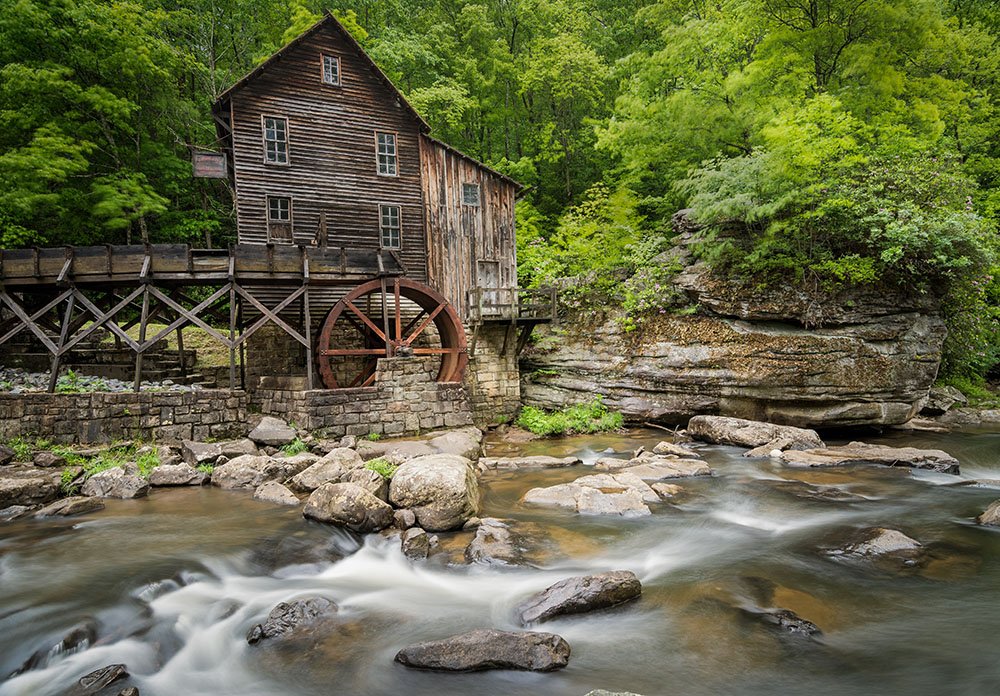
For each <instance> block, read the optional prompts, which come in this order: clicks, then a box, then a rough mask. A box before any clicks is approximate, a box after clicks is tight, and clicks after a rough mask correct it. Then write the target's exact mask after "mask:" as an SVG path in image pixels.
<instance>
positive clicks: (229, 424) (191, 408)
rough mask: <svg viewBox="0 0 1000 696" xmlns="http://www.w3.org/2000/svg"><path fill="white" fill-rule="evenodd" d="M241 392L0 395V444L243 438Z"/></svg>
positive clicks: (243, 396) (244, 410) (244, 399)
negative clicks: (11, 441) (13, 440)
mask: <svg viewBox="0 0 1000 696" xmlns="http://www.w3.org/2000/svg"><path fill="white" fill-rule="evenodd" d="M247 402H248V400H247V395H246V392H243V391H230V390H228V389H205V390H200V391H191V392H140V393H138V394H136V393H134V392H123V393H103V392H102V393H88V394H0V440H8V439H10V438H13V437H33V436H39V437H44V438H45V439H47V440H51V441H52V442H57V443H63V444H72V443H106V442H112V441H114V440H125V439H141V440H145V441H154V442H163V443H170V442H179V441H180V440H182V439H190V440H206V439H209V438H226V437H234V436H242V435H245V434H246V430H247V426H246V417H247Z"/></svg>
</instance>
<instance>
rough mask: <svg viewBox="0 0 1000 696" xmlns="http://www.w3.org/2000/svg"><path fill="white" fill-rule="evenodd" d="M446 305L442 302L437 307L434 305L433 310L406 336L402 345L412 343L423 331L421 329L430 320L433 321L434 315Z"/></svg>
mask: <svg viewBox="0 0 1000 696" xmlns="http://www.w3.org/2000/svg"><path fill="white" fill-rule="evenodd" d="M446 306H447V303H445V302H442V303H441V304H439V305H438V306H437V307H435V308H434V311H433V312H431V313H430V316H428V317H427V318H426V319H424V321H423V323H421V324H420V326H418V327H417V329H416V331H414V332H413V333H412V334H410V337H409V338H407V339H406V340H405V341H403V345H404V346H409V345H410V344H412V343H413V341H414V340H415V339H416V338H417V336H419V335H420V334H421V333H423V330H424V329H426V328H427V326H428V325H429V324H430V323H431V322H432V321H434V319H435V317H437V315H438V314H440V313H441V311H442V310H443V309H444V308H445V307H446Z"/></svg>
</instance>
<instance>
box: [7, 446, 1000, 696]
mask: <svg viewBox="0 0 1000 696" xmlns="http://www.w3.org/2000/svg"><path fill="white" fill-rule="evenodd" d="M664 435H665V433H662V432H658V431H653V430H634V431H630V432H629V433H627V434H616V435H602V436H587V437H573V438H565V439H561V440H549V441H536V442H531V443H527V444H525V445H522V446H519V451H521V452H523V453H524V454H554V455H558V456H564V455H569V454H572V455H576V456H579V457H581V458H582V459H583V460H584V465H583V466H576V467H571V468H566V469H553V470H544V471H519V472H496V473H489V474H484V475H483V477H482V478H481V492H482V496H483V498H482V508H483V509H482V512H481V514H482V516H484V517H485V516H494V517H500V518H504V519H509V520H514V521H516V522H517V523H518V524H519V526H520V528H521V529H524V530H530V531H529V532H528V537H529V538H530V539H531V541H532V542H533V543H532V544H531V550H530V552H529V554H528V557H529V560H530V562H531V563H532V567H519V568H497V567H489V566H468V565H464V564H458V563H454V562H452V561H454V560H456V559H457V558H459V557H460V556H461V550H462V549H463V548H464V545H465V544H467V543H468V541H469V540H470V539H471V536H472V535H471V533H458V534H442V535H439V536H440V537H441V548H442V553H440V554H438V555H436V556H432V557H431V558H430V559H429V560H427V561H423V562H417V563H412V562H410V561H408V560H407V559H406V558H405V557H404V556H403V555H402V553H401V552H400V550H399V542H398V540H387V539H385V538H384V537H381V536H379V535H372V536H369V537H366V538H363V539H362V538H360V537H357V536H354V535H351V534H348V533H346V532H343V531H341V530H338V529H335V528H332V527H328V526H324V525H321V524H318V523H312V522H307V521H305V520H303V519H302V517H301V513H300V510H299V509H295V508H291V509H290V508H284V507H279V506H275V505H270V504H266V503H262V502H258V501H255V500H252V499H251V496H250V493H249V492H233V491H222V490H218V489H213V488H210V487H206V488H200V489H177V490H167V489H156V490H155V491H154V492H153V494H152V495H151V496H150V497H149V498H147V499H140V500H134V501H115V500H109V501H107V503H106V504H107V508H106V509H105V510H103V511H101V512H99V513H96V514H92V515H85V516H82V517H75V518H69V519H61V520H49V521H17V522H12V523H8V524H4V525H2V526H0V696H14V695H30V696H47V695H49V694H61V693H63V692H64V691H66V690H67V689H68V688H69V687H70V686H71V685H72V684H73V682H75V681H76V680H77V679H78V678H79V677H81V676H82V675H84V674H86V673H88V672H90V671H92V670H95V669H97V668H100V667H103V666H105V665H108V664H111V663H125V664H126V665H127V666H128V669H129V672H130V673H131V674H132V681H131V683H133V684H134V685H136V686H137V687H138V688H139V690H140V693H141V694H142V695H143V696H179V695H181V694H183V695H185V696H190V695H195V694H204V695H206V696H216V695H217V696H222V695H230V694H231V695H234V696H235V695H241V696H249V695H256V694H260V695H264V694H274V695H279V694H280V695H286V694H287V695H300V694H301V695H307V694H309V695H312V694H324V695H329V694H337V695H340V694H343V695H350V694H359V695H360V694H364V695H371V696H375V695H381V694H386V695H389V694H391V695H394V696H396V695H400V694H412V695H417V696H422V695H433V696H441V695H442V694H476V696H493V695H497V696H499V695H501V694H503V695H507V694H547V695H555V696H562V695H567V696H568V695H578V696H583V695H584V694H586V693H587V692H588V691H590V690H592V689H609V690H612V691H633V692H637V693H640V694H644V695H645V696H656V695H661V694H663V695H666V694H684V695H685V696H688V695H691V694H720V693H726V694H773V693H781V694H809V695H810V696H820V695H826V694H830V695H833V694H860V693H878V694H906V695H907V696H914V695H917V694H935V695H937V694H943V693H947V694H963V695H964V694H968V695H979V694H984V695H985V694H997V693H1000V648H998V647H997V640H996V636H997V630H998V628H1000V531H998V530H996V529H989V528H983V527H979V526H977V525H976V524H975V523H974V518H975V516H976V515H977V514H979V513H980V512H982V511H983V509H985V507H986V506H987V505H988V504H989V503H990V502H992V501H993V500H996V499H997V498H1000V482H998V483H996V484H990V485H996V486H997V487H996V488H991V487H974V486H968V485H956V484H957V483H959V482H961V481H964V480H971V479H979V480H982V479H995V480H1000V434H996V433H963V434H947V435H944V434H941V435H939V434H923V433H919V434H911V433H894V434H891V435H887V436H882V437H870V438H865V439H866V441H868V442H873V443H874V442H878V443H884V444H890V445H894V446H904V445H912V446H916V447H933V448H939V449H943V450H945V451H947V452H949V453H951V454H952V455H954V456H955V457H957V458H958V459H959V461H960V462H961V465H962V474H961V476H949V475H944V474H929V473H924V472H914V471H910V470H905V469H891V468H884V467H870V466H861V467H847V468H835V469H824V470H815V469H813V470H802V469H790V468H786V467H783V466H782V465H781V464H780V462H778V461H775V460H770V459H753V460H751V459H746V458H744V457H742V456H740V455H741V453H742V451H743V450H741V449H739V448H734V447H724V446H698V450H699V452H700V453H701V454H702V455H703V456H704V458H705V460H706V461H707V462H708V463H709V464H710V466H711V467H712V468H713V469H714V470H715V473H716V475H715V476H713V477H710V478H709V477H705V478H698V479H684V480H679V481H676V483H678V484H679V485H680V486H681V487H682V488H683V492H682V493H681V494H679V495H678V496H677V497H676V498H675V499H673V500H672V501H670V502H669V503H663V504H659V505H653V506H652V508H653V514H652V515H651V516H649V517H644V518H637V519H622V518H605V517H583V516H579V515H576V514H575V513H571V512H568V511H566V510H559V509H548V508H538V507H531V506H525V505H523V504H521V503H520V502H519V500H520V498H521V496H522V495H523V494H524V493H525V492H526V491H527V490H528V489H530V488H533V487H535V486H546V485H553V484H556V483H561V482H565V481H571V480H573V479H575V478H577V477H579V476H582V475H584V474H587V473H592V470H591V469H590V468H589V467H588V466H587V465H588V464H592V463H593V462H594V460H596V459H597V458H598V457H599V456H605V451H606V450H608V449H610V450H613V451H615V452H618V453H625V452H631V451H632V450H634V449H636V448H637V447H639V446H640V445H644V446H645V447H647V448H652V446H653V445H654V444H655V443H656V442H658V441H659V440H661V439H664V437H663V436H664ZM487 447H488V450H487V451H488V454H494V455H496V454H500V455H502V454H505V453H506V452H507V451H509V447H508V446H506V445H502V444H501V443H496V442H492V443H491V442H488V443H487ZM872 526H884V527H892V528H894V529H899V530H901V531H903V532H905V533H906V534H908V535H909V536H911V537H914V538H916V539H917V540H919V541H920V542H921V543H923V544H924V546H925V548H926V554H925V561H924V562H923V563H921V564H919V565H917V566H913V567H899V568H886V567H880V566H877V565H872V564H860V563H848V562H844V561H841V560H836V559H833V558H831V557H829V556H828V555H827V554H825V553H824V550H826V549H833V548H836V547H837V545H838V544H842V543H843V542H844V540H845V539H846V538H848V537H849V536H850V534H851V533H852V532H855V531H857V530H859V529H862V528H865V527H872ZM618 569H622V570H631V571H633V572H635V573H636V574H637V575H638V577H639V579H640V580H641V581H642V584H643V595H642V598H641V599H639V600H638V601H636V602H633V603H631V604H628V605H624V606H620V607H617V608H614V609H611V610H607V611H603V612H596V613H592V614H586V615H578V616H575V617H565V618H560V619H558V620H554V621H551V622H547V623H545V624H542V625H540V626H538V627H535V629H534V630H543V631H551V632H554V633H558V634H560V635H562V636H563V637H564V638H565V639H566V640H567V641H568V642H569V644H570V645H571V647H572V656H571V657H570V662H569V666H568V667H567V668H566V669H564V670H561V671H558V672H554V673H547V674H539V673H524V672H512V671H496V672H485V673H477V674H441V673H433V672H421V671H416V670H411V669H408V668H406V667H403V666H401V665H398V664H395V663H394V662H393V657H394V655H395V654H396V652H397V651H398V650H399V649H400V648H402V647H404V646H405V645H408V644H411V643H414V642H418V641H424V640H434V639H438V638H443V637H446V636H449V635H453V634H456V633H461V632H464V631H468V630H471V629H474V628H488V627H494V628H498V629H502V630H520V626H519V625H518V624H517V623H516V622H515V620H514V616H513V608H514V607H515V606H516V605H517V604H518V603H519V602H520V601H522V600H523V599H524V598H525V597H527V596H528V595H529V594H531V593H533V592H536V591H539V590H541V589H544V588H545V587H547V586H548V585H550V584H552V583H554V582H556V581H558V580H561V579H563V578H566V577H569V576H572V575H580V574H586V573H593V572H602V571H607V570H618ZM316 594H321V595H323V596H326V597H328V598H330V599H332V600H333V601H335V602H336V603H337V604H338V605H339V607H340V611H339V613H338V615H337V621H336V625H335V626H334V627H333V628H332V629H331V630H328V631H326V632H324V633H322V634H320V635H311V636H309V637H308V639H307V640H289V641H276V642H274V643H273V644H261V645H256V646H250V645H248V644H247V642H246V638H245V637H246V633H247V631H248V629H249V628H250V627H251V626H253V625H254V624H256V623H258V622H260V621H262V620H263V618H264V617H265V616H266V615H267V613H268V612H269V611H270V610H271V608H272V607H274V605H275V604H277V603H279V602H282V601H287V600H289V599H294V598H298V597H305V596H309V595H316ZM749 605H753V606H757V607H770V608H781V609H789V610H791V611H794V612H795V613H796V614H798V615H799V616H800V617H802V618H804V619H807V620H809V621H812V622H813V623H815V624H816V625H817V626H818V627H819V628H820V629H821V630H822V631H823V635H822V636H821V637H820V638H819V639H818V640H815V641H811V640H805V639H794V638H790V637H789V636H787V635H783V634H782V633H781V632H778V631H776V630H775V628H774V627H773V626H769V625H767V624H766V623H764V622H761V621H758V620H754V619H753V617H752V616H750V615H748V613H747V612H745V611H741V610H740V608H741V607H746V606H749ZM87 620H92V621H93V622H95V623H96V626H97V641H96V643H95V644H94V645H92V646H90V647H88V648H87V649H85V650H82V651H80V652H77V653H74V654H69V655H59V656H52V657H51V658H50V659H48V660H47V664H44V665H43V666H41V667H39V668H37V669H34V670H31V671H28V672H25V673H23V674H21V675H19V676H16V677H13V678H10V679H6V681H4V679H5V678H6V677H7V675H8V674H11V673H12V672H14V671H15V670H17V669H18V668H19V666H20V665H22V663H24V662H25V660H27V659H28V658H29V656H31V655H32V654H33V653H34V652H35V651H36V650H38V649H39V648H43V647H45V646H51V645H53V644H55V643H57V642H58V641H59V639H60V638H61V637H62V636H63V635H65V634H66V632H67V631H68V630H69V629H71V628H72V627H73V626H75V625H78V624H80V623H81V622H83V621H87Z"/></svg>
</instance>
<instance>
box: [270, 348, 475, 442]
mask: <svg viewBox="0 0 1000 696" xmlns="http://www.w3.org/2000/svg"><path fill="white" fill-rule="evenodd" d="M432 361H433V362H436V360H434V359H413V358H382V359H380V360H379V361H378V375H377V377H376V380H375V383H374V384H373V385H372V386H370V387H360V388H355V389H335V390H330V389H322V390H320V389H315V390H311V391H309V390H305V391H303V390H300V389H291V388H290V389H281V388H270V387H266V386H264V387H261V388H259V389H257V390H256V391H254V393H253V406H254V408H255V409H256V410H259V411H260V412H261V413H265V414H268V415H272V416H277V417H279V418H283V419H285V420H287V421H288V422H290V423H294V424H295V425H296V426H297V427H299V428H304V429H306V430H309V431H310V432H320V433H322V434H324V435H326V436H329V437H339V436H343V435H360V436H363V435H369V434H371V433H376V434H378V435H380V436H386V437H396V436H402V435H414V434H417V433H419V432H426V431H428V430H437V429H440V428H456V427H461V426H464V425H472V423H473V418H472V409H471V408H470V406H469V396H468V392H467V390H466V388H465V386H464V385H462V384H453V383H439V382H435V381H434V380H433V379H432V378H431V376H430V374H429V372H430V363H431V362H432Z"/></svg>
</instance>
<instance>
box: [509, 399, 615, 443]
mask: <svg viewBox="0 0 1000 696" xmlns="http://www.w3.org/2000/svg"><path fill="white" fill-rule="evenodd" d="M516 424H517V425H519V426H520V427H522V428H524V429H525V430H530V431H531V432H533V433H535V434H536V435H576V434H584V433H600V432H606V431H609V430H620V429H621V428H622V426H623V425H624V424H625V419H624V418H623V417H622V414H621V413H618V412H617V411H609V410H608V407H607V406H605V405H604V400H603V399H602V398H601V397H600V396H599V397H597V398H596V399H594V400H593V401H591V402H590V403H589V404H577V405H575V406H570V407H568V408H564V409H562V410H561V411H543V410H542V409H539V408H534V407H532V406H525V407H524V408H523V409H521V413H520V414H519V415H518V417H517V421H516Z"/></svg>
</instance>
